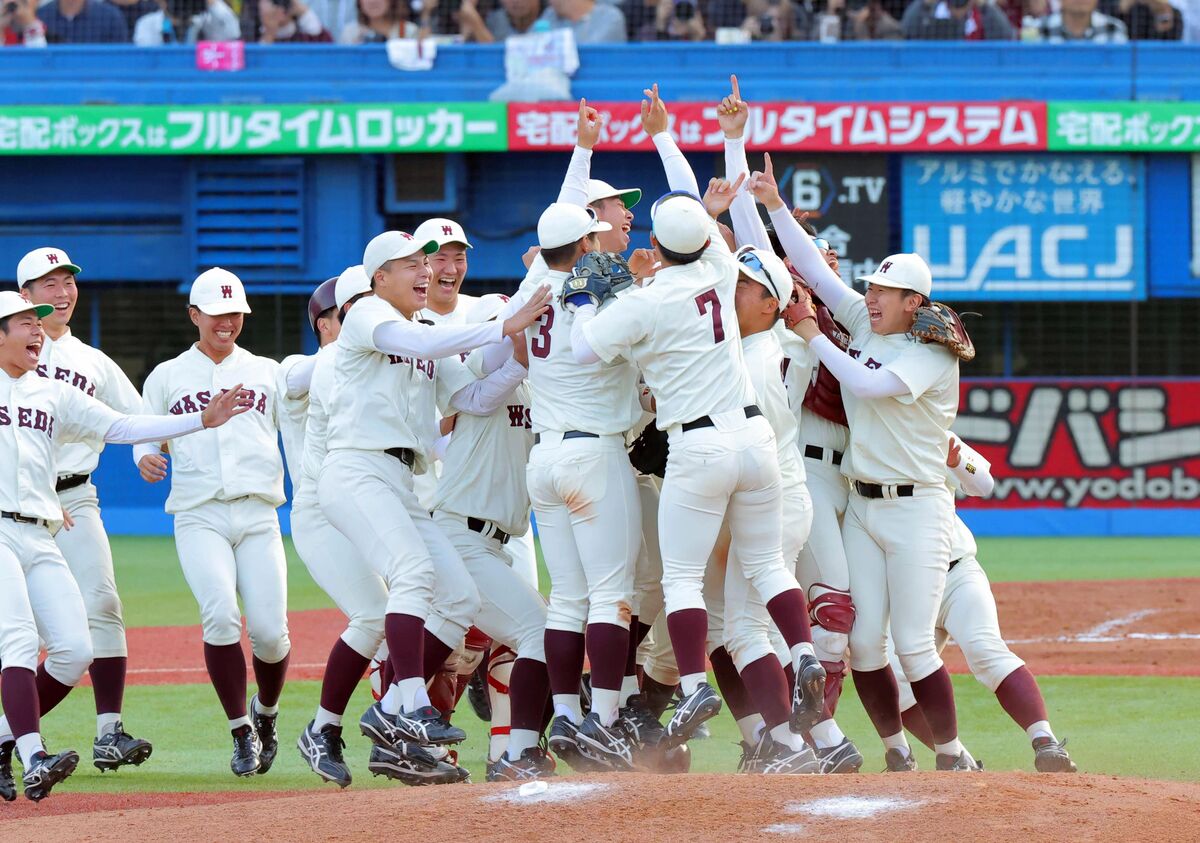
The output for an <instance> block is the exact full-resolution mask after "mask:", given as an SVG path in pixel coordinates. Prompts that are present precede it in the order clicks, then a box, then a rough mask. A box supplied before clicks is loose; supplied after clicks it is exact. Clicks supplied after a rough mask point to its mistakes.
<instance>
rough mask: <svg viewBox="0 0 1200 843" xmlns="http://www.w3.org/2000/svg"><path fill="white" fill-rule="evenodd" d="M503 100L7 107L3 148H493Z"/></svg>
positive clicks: (65, 151)
mask: <svg viewBox="0 0 1200 843" xmlns="http://www.w3.org/2000/svg"><path fill="white" fill-rule="evenodd" d="M505 120H506V114H505V110H504V105H503V104H500V103H406V104H403V105H382V104H358V103H355V104H336V105H191V106H162V105H146V106H20V107H11V108H0V155H222V154H234V155H247V154H249V155H256V154H257V155H271V154H294V153H321V152H341V153H346V152H490V151H502V150H504V149H505V148H506V145H507V138H506V136H505Z"/></svg>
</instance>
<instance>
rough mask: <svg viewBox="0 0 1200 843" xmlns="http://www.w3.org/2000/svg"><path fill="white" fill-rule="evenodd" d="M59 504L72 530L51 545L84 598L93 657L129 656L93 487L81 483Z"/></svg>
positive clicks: (108, 553) (110, 557) (97, 500)
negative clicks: (71, 520)
mask: <svg viewBox="0 0 1200 843" xmlns="http://www.w3.org/2000/svg"><path fill="white" fill-rule="evenodd" d="M58 500H59V502H60V503H61V504H62V507H63V509H65V510H66V511H67V513H68V514H70V516H71V518H72V519H74V521H75V526H74V527H72V528H71V529H70V530H65V529H64V530H59V531H58V533H57V534H55V536H54V541H55V543H56V544H57V545H58V549H59V550H61V551H62V555H63V558H64V559H66V560H67V567H69V568H70V569H71V575H72V576H73V577H75V582H77V583H78V584H79V591H80V593H81V594H82V595H83V605H84V606H85V607H86V608H87V617H88V628H89V629H90V630H91V633H92V650H93V652H94V655H95V657H96V658H98V659H110V658H122V657H124V656H128V655H129V649H128V647H127V645H126V642H125V620H124V617H123V616H122V611H121V598H120V596H119V595H118V594H117V582H116V578H115V577H114V575H113V559H112V549H111V547H110V546H109V543H108V533H107V532H105V530H104V521H102V520H101V518H100V500H99V498H98V497H97V495H96V487H95V486H93V485H92V484H91V483H90V482H88V483H84V484H83V485H82V486H76V487H75V488H74V489H67V490H66V491H65V492H63V493H62V494H61V495H59V496H58Z"/></svg>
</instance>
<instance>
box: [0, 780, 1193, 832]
mask: <svg viewBox="0 0 1200 843" xmlns="http://www.w3.org/2000/svg"><path fill="white" fill-rule="evenodd" d="M210 796H214V795H213V794H210ZM152 799H153V797H150V796H146V795H143V796H139V797H136V800H133V804H129V805H128V806H126V807H122V808H118V809H117V810H112V811H101V812H97V811H96V810H95V805H92V806H91V807H90V808H89V807H88V806H87V805H86V801H85V800H84V799H82V798H77V797H73V796H71V795H69V794H63V796H61V797H58V796H56V797H55V798H54V799H53V800H52V801H53V803H54V807H55V810H61V809H62V806H64V805H68V804H72V805H76V806H77V811H78V812H77V813H75V814H67V813H59V814H58V815H57V816H45V817H39V818H33V816H34V815H35V814H36V813H39V809H38V808H37V806H32V805H21V806H20V807H18V805H9V806H5V805H0V837H3V838H4V839H7V840H29V839H35V838H36V839H58V840H79V841H95V842H96V843H100V841H120V843H136V842H137V841H143V840H147V841H148V840H162V839H165V838H168V837H169V838H170V839H171V840H173V841H177V843H182V841H192V840H274V839H288V840H296V841H326V840H329V841H357V840H364V841H365V840H371V841H375V840H378V839H379V838H380V834H381V832H383V830H385V829H391V830H392V833H393V834H396V835H400V836H403V837H404V838H405V839H408V840H440V839H443V838H444V836H445V833H446V831H447V828H448V826H447V822H448V821H449V822H452V823H453V825H452V826H449V827H452V828H453V834H454V837H455V838H456V839H462V840H489V841H490V840H519V841H522V843H539V841H546V842H547V843H562V841H564V840H584V839H586V840H604V841H636V843H648V841H656V840H686V841H689V843H700V842H701V841H710V840H711V841H738V840H758V841H764V840H765V841H770V840H781V841H787V840H803V841H814V840H840V839H856V840H880V841H902V840H928V839H941V838H946V837H950V836H952V837H954V838H955V839H959V840H989V841H1019V843H1030V842H1031V841H1040V840H1053V841H1062V840H1097V839H1108V840H1115V839H1119V840H1123V841H1135V840H1155V841H1176V840H1179V841H1182V840H1194V839H1195V827H1194V822H1195V805H1196V804H1197V803H1198V802H1200V784H1192V783H1181V782H1158V781H1155V782H1151V781H1145V780H1140V779H1115V778H1109V777H1103V776H1039V775H1037V774H1034V773H1006V774H987V775H980V776H975V775H969V774H965V775H959V774H937V773H917V774H912V775H885V774H875V775H870V776H822V777H818V776H801V777H788V776H779V777H771V776H769V777H762V776H734V775H724V776H716V775H703V776H701V775H695V776H670V777H666V776H663V777H655V776H645V775H629V776H608V777H605V778H603V779H595V778H593V779H586V778H585V779H579V778H572V779H569V780H556V781H551V782H550V783H549V789H548V790H546V791H545V792H544V793H542V794H540V795H538V796H533V797H523V796H521V795H520V793H519V791H518V788H517V786H516V785H513V784H504V785H501V784H481V785H472V786H462V787H454V786H452V787H439V788H422V789H406V788H403V787H397V788H396V789H395V790H386V791H359V792H354V791H346V792H342V793H338V792H332V791H325V792H321V793H309V794H303V795H297V796H285V797H275V798H265V799H261V800H257V801H256V802H255V804H254V806H253V810H235V811H231V810H228V808H222V807H221V806H220V805H215V804H207V803H206V804H187V803H186V800H184V799H181V798H180V796H179V795H177V794H161V795H160V796H159V800H160V801H159V802H158V803H157V804H158V805H159V806H161V807H156V808H152V807H148V806H147V805H146V803H147V802H151V804H154V803H153V802H152V801H151V800H152ZM1014 806H1019V809H1018V810H1014ZM47 807H49V804H48V805H47ZM500 808H503V810H496V809H500ZM14 809H16V810H14ZM10 817H11V818H12V819H7V818H10ZM18 817H21V818H18ZM647 817H653V818H654V819H653V823H652V824H651V825H647V821H646V818H647Z"/></svg>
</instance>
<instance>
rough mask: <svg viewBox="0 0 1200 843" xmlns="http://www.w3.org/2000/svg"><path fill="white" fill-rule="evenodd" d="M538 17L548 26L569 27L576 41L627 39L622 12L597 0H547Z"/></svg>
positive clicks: (582, 42)
mask: <svg viewBox="0 0 1200 843" xmlns="http://www.w3.org/2000/svg"><path fill="white" fill-rule="evenodd" d="M540 20H544V21H545V22H546V23H548V24H550V28H551V29H570V30H571V31H573V32H574V33H575V41H576V43H579V44H620V43H623V42H625V41H626V40H627V36H626V34H625V15H624V14H622V13H621V10H620V9H618V8H617V7H616V6H614V5H611V4H610V3H597V2H596V0H550V5H549V7H548V8H547V9H546V11H545V12H544V13H542V16H541V18H540Z"/></svg>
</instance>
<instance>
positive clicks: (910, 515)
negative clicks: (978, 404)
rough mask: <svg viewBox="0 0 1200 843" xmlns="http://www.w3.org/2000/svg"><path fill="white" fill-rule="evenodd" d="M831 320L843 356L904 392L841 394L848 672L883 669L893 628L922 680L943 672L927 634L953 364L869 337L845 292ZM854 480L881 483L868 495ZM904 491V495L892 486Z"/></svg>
mask: <svg viewBox="0 0 1200 843" xmlns="http://www.w3.org/2000/svg"><path fill="white" fill-rule="evenodd" d="M834 317H835V318H836V319H837V321H838V322H841V323H842V324H843V325H845V326H846V328H847V329H848V330H849V331H850V334H851V337H852V340H851V343H850V351H849V353H850V355H851V356H852V357H855V358H857V359H859V360H860V361H862V362H863V364H864V365H866V366H867V367H868V368H876V369H877V368H886V369H888V370H889V371H891V372H893V373H895V374H896V375H897V376H898V377H899V378H900V380H901V381H903V382H904V384H905V385H906V386H907V387H908V390H909V391H908V393H906V394H905V395H902V396H899V397H897V398H890V397H889V398H864V399H860V398H858V397H856V396H855V395H853V394H852V393H851V392H850V391H849V390H847V389H845V388H844V387H843V389H842V399H843V403H844V404H845V408H846V417H847V419H848V420H849V421H850V445H849V448H848V450H847V452H846V455H845V458H844V459H843V461H842V472H843V473H844V474H845V475H846V476H847V477H848V478H849V479H850V481H851V492H850V502H849V506H848V507H847V510H846V516H845V522H844V526H843V530H842V540H843V543H844V545H845V549H846V558H847V560H848V562H849V571H850V591H851V594H852V595H853V597H854V604H855V606H856V609H857V615H856V617H855V621H854V628H853V630H852V631H851V633H850V650H851V666H852V667H853V668H854V669H855V670H864V671H867V670H879V669H881V668H884V667H887V664H888V661H887V633H888V629H889V618H890V629H891V633H892V636H893V639H894V641H895V643H896V650H897V653H898V655H899V658H900V662H901V664H903V665H904V668H905V673H906V674H907V675H908V676H909V677H911V678H913V679H914V681H915V680H919V679H924V678H925V677H926V676H928V675H929V674H931V673H933V672H934V671H935V670H937V669H939V668H940V667H941V665H942V661H941V658H940V657H939V656H938V654H937V648H936V646H935V644H934V635H933V629H934V625H935V621H936V618H937V612H938V606H939V605H940V603H941V599H942V591H943V589H944V587H945V582H946V570H947V566H948V565H949V563H950V535H951V526H952V522H953V518H954V498H953V496H952V495H951V494H950V492H949V490H948V489H947V488H946V484H945V479H944V476H943V469H942V467H943V466H945V463H946V449H947V442H946V431H948V430H949V428H950V424H951V423H952V422H953V421H954V417H955V415H956V413H957V412H958V359H957V358H956V357H955V356H954V355H953V354H952V353H951V352H950V351H949V350H947V349H946V348H945V347H943V346H941V345H939V344H925V343H921V342H918V341H917V340H915V339H914V338H912V337H911V336H910V335H908V334H877V333H875V332H874V331H872V330H871V322H870V317H869V316H868V314H867V306H866V303H865V302H864V301H863V297H862V296H861V295H859V294H857V293H854V292H853V291H849V292H847V293H846V294H845V296H844V298H843V299H842V301H841V302H840V303H839V305H838V307H837V308H836V309H835V311H834ZM855 481H860V482H864V483H875V484H880V485H881V486H883V487H884V489H883V492H884V497H883V498H875V499H872V498H866V497H863V496H862V495H861V494H859V493H858V492H857V491H856V490H855V488H854V483H855ZM901 486H905V487H907V486H911V487H912V489H911V495H910V496H900V495H898V494H897V487H901Z"/></svg>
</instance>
